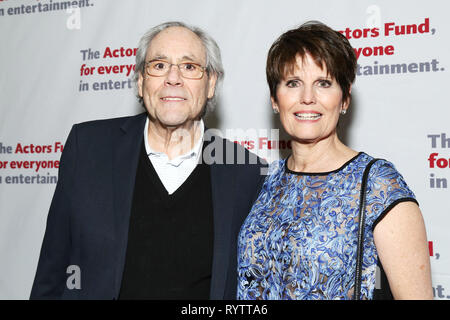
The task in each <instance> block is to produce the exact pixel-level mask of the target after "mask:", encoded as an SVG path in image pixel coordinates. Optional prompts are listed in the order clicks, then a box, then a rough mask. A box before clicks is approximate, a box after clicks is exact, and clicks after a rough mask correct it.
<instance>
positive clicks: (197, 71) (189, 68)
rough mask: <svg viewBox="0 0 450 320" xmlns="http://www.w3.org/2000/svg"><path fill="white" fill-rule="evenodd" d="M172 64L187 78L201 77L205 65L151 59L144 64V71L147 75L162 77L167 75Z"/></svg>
mask: <svg viewBox="0 0 450 320" xmlns="http://www.w3.org/2000/svg"><path fill="white" fill-rule="evenodd" d="M172 66H177V67H178V69H179V70H180V74H181V76H182V77H183V78H187V79H201V78H202V77H203V73H204V72H205V69H206V68H205V67H202V66H201V65H199V64H197V63H193V62H184V63H179V64H176V63H169V62H167V61H164V60H152V61H149V62H147V63H146V64H145V72H146V73H147V75H149V76H153V77H163V76H165V75H167V74H168V73H169V71H170V69H172Z"/></svg>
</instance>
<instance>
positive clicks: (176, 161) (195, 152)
mask: <svg viewBox="0 0 450 320" xmlns="http://www.w3.org/2000/svg"><path fill="white" fill-rule="evenodd" d="M148 123H149V119H148V117H147V120H146V121H145V126H144V144H145V151H146V152H147V155H148V156H149V157H155V158H164V157H165V158H166V161H167V164H170V165H173V166H175V167H178V166H179V165H180V164H182V163H183V162H184V161H185V160H189V159H192V160H195V161H198V158H199V156H200V154H201V150H202V146H203V138H204V133H205V124H204V122H203V119H200V138H199V139H198V141H197V142H196V143H195V145H194V147H193V148H192V149H191V150H189V151H188V152H186V153H185V154H182V155H180V156H178V157H176V158H173V159H172V160H169V158H168V157H167V155H166V154H165V153H164V152H157V151H155V150H153V149H152V148H150V145H149V143H148Z"/></svg>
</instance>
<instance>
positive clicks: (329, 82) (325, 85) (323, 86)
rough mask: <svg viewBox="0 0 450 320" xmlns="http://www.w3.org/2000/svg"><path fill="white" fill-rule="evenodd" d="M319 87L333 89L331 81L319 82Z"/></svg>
mask: <svg viewBox="0 0 450 320" xmlns="http://www.w3.org/2000/svg"><path fill="white" fill-rule="evenodd" d="M318 85H319V87H322V88H329V87H331V81H330V80H319V82H318Z"/></svg>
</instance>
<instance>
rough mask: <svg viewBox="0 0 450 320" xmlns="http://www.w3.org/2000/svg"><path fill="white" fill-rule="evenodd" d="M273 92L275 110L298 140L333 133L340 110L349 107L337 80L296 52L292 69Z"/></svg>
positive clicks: (329, 135) (316, 138) (294, 138)
mask: <svg viewBox="0 0 450 320" xmlns="http://www.w3.org/2000/svg"><path fill="white" fill-rule="evenodd" d="M276 95H277V101H276V102H275V99H274V98H273V97H272V106H273V108H274V110H277V111H279V113H280V120H281V123H282V124H283V127H284V129H285V130H286V132H287V133H288V134H289V135H290V136H291V137H292V139H293V140H294V141H298V142H301V143H314V142H318V141H320V140H323V139H327V138H329V137H331V136H333V135H335V134H336V126H337V122H338V119H339V114H340V112H341V110H343V109H347V107H348V101H342V90H341V87H340V86H339V84H338V83H337V82H336V80H335V79H333V78H331V77H330V76H329V75H328V73H327V70H326V67H325V66H324V67H323V68H320V67H318V66H317V65H316V64H315V62H314V60H313V58H312V57H311V56H310V55H309V54H306V56H305V58H304V59H302V58H301V57H300V56H297V60H296V65H295V68H294V70H293V72H292V73H290V74H286V75H285V78H284V79H282V80H281V82H280V83H279V85H278V87H277V92H276Z"/></svg>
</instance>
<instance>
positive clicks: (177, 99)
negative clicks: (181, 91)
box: [161, 97, 186, 101]
mask: <svg viewBox="0 0 450 320" xmlns="http://www.w3.org/2000/svg"><path fill="white" fill-rule="evenodd" d="M161 100H163V101H185V100H186V99H185V98H182V97H162V98H161Z"/></svg>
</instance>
